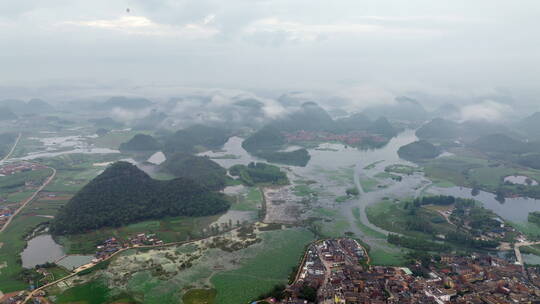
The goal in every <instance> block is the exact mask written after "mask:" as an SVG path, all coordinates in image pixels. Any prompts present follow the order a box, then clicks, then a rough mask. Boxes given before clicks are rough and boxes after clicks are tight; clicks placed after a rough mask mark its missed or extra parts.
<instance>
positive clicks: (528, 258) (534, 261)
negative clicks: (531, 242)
mask: <svg viewBox="0 0 540 304" xmlns="http://www.w3.org/2000/svg"><path fill="white" fill-rule="evenodd" d="M521 256H522V257H523V262H525V263H526V264H529V265H540V256H537V255H535V254H530V253H526V254H522V255H521Z"/></svg>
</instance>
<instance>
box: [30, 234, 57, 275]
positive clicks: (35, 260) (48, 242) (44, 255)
mask: <svg viewBox="0 0 540 304" xmlns="http://www.w3.org/2000/svg"><path fill="white" fill-rule="evenodd" d="M64 255H65V253H64V249H63V248H62V246H60V245H58V244H57V243H56V242H55V241H54V240H53V238H52V237H51V235H50V234H43V235H39V236H36V237H35V238H33V239H31V240H29V241H28V245H27V247H26V248H25V249H24V251H23V252H22V253H21V259H22V266H23V267H24V268H33V267H34V266H36V265H39V264H44V263H46V262H55V261H57V260H58V259H60V258H61V257H63V256H64Z"/></svg>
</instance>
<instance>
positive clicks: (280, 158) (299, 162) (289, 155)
mask: <svg viewBox="0 0 540 304" xmlns="http://www.w3.org/2000/svg"><path fill="white" fill-rule="evenodd" d="M255 155H256V156H258V157H260V158H264V159H265V160H267V161H269V162H272V163H278V164H285V165H291V166H299V167H305V166H306V165H307V164H308V162H309V160H310V159H311V156H310V155H309V152H308V151H307V150H306V149H298V150H295V151H290V152H280V151H268V152H259V153H256V154H255Z"/></svg>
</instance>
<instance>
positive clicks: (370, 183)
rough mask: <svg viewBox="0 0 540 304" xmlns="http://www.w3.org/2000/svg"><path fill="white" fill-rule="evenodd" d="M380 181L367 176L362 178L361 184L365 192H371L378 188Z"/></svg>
mask: <svg viewBox="0 0 540 304" xmlns="http://www.w3.org/2000/svg"><path fill="white" fill-rule="evenodd" d="M378 184H379V182H378V181H377V180H376V179H374V178H370V177H365V178H361V179H360V185H361V186H362V189H364V191H365V192H371V191H375V190H377V185H378Z"/></svg>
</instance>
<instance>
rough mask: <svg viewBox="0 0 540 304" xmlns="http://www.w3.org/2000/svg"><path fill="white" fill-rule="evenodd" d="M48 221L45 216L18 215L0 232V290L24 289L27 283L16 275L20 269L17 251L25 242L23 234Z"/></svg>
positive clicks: (22, 247) (20, 250)
mask: <svg viewBox="0 0 540 304" xmlns="http://www.w3.org/2000/svg"><path fill="white" fill-rule="evenodd" d="M46 221H48V219H47V218H43V217H37V216H24V215H19V216H17V217H16V218H15V219H13V221H12V222H11V224H10V225H9V227H8V228H7V229H6V230H5V231H4V232H3V233H2V234H0V243H1V244H2V246H0V265H2V266H3V267H1V269H0V290H1V291H2V292H4V293H6V292H11V291H16V290H21V289H25V288H27V287H28V284H26V283H24V282H22V281H21V280H20V279H19V277H18V275H19V272H20V271H21V270H22V266H21V262H20V260H19V254H18V253H19V252H22V250H23V249H24V247H25V245H26V242H25V241H24V239H23V237H24V235H25V234H26V233H27V232H29V231H30V230H31V229H32V228H33V227H35V226H36V225H38V224H40V223H43V222H46Z"/></svg>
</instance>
